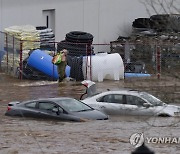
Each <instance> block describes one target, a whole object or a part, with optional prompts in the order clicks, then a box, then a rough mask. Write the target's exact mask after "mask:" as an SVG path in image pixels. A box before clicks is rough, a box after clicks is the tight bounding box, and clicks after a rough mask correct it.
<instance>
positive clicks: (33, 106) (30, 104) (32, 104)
mask: <svg viewBox="0 0 180 154" xmlns="http://www.w3.org/2000/svg"><path fill="white" fill-rule="evenodd" d="M25 106H26V107H29V108H36V102H31V103H27V104H25Z"/></svg>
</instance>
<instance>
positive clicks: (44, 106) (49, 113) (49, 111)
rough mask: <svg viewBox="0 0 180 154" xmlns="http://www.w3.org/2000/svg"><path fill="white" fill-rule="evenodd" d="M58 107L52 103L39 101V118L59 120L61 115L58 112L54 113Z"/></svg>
mask: <svg viewBox="0 0 180 154" xmlns="http://www.w3.org/2000/svg"><path fill="white" fill-rule="evenodd" d="M58 107H59V106H58V105H57V104H55V103H54V102H51V101H39V102H38V116H39V117H40V118H53V119H58V118H59V115H58V114H57V112H54V111H53V110H54V109H55V108H57V110H58Z"/></svg>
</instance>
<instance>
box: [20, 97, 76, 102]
mask: <svg viewBox="0 0 180 154" xmlns="http://www.w3.org/2000/svg"><path fill="white" fill-rule="evenodd" d="M66 99H73V98H71V97H52V98H51V97H50V98H37V99H32V100H26V101H23V102H22V103H27V102H33V101H57V100H66Z"/></svg>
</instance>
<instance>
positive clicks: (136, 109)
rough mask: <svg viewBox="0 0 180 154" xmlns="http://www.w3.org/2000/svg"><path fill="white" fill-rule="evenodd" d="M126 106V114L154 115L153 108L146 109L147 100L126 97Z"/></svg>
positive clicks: (131, 96) (130, 96)
mask: <svg viewBox="0 0 180 154" xmlns="http://www.w3.org/2000/svg"><path fill="white" fill-rule="evenodd" d="M125 98H126V105H125V107H124V113H125V114H128V115H153V108H152V107H145V106H144V104H147V102H146V101H145V100H143V99H142V98H140V97H137V96H133V95H126V96H125Z"/></svg>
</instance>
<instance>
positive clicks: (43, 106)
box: [39, 102, 57, 110]
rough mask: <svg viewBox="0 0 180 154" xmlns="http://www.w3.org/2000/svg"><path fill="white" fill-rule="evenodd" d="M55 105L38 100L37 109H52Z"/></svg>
mask: <svg viewBox="0 0 180 154" xmlns="http://www.w3.org/2000/svg"><path fill="white" fill-rule="evenodd" d="M55 107H57V105H55V104H54V103H51V102H39V109H41V110H52V109H53V108H55Z"/></svg>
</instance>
